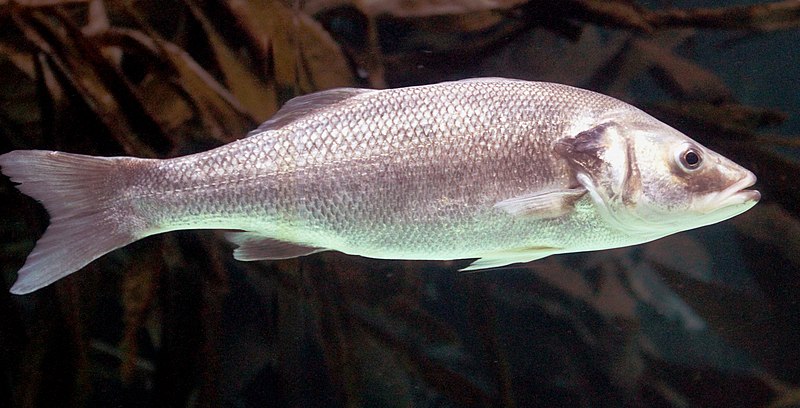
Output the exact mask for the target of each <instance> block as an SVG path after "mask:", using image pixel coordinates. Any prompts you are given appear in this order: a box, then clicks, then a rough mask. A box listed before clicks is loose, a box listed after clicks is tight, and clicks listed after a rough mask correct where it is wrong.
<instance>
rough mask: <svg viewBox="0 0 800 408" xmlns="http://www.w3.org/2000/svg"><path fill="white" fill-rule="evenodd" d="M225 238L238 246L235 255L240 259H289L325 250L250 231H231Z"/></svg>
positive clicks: (234, 251)
mask: <svg viewBox="0 0 800 408" xmlns="http://www.w3.org/2000/svg"><path fill="white" fill-rule="evenodd" d="M225 239H227V240H228V241H230V242H231V243H233V244H235V245H237V246H238V248H236V249H234V250H233V257H234V258H235V259H236V260H239V261H260V260H267V259H288V258H295V257H298V256H304V255H310V254H313V253H315V252H320V251H324V250H325V249H324V248H315V247H310V246H305V245H300V244H295V243H292V242H286V241H281V240H277V239H274V238H270V237H267V236H264V235H261V234H259V233H257V232H250V231H241V232H229V233H226V234H225Z"/></svg>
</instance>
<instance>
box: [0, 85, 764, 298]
mask: <svg viewBox="0 0 800 408" xmlns="http://www.w3.org/2000/svg"><path fill="white" fill-rule="evenodd" d="M0 167H2V172H3V173H4V174H6V175H7V176H8V177H10V178H11V180H12V181H14V182H16V183H19V185H18V186H17V187H18V188H19V189H20V190H21V191H22V192H23V193H25V194H27V195H29V196H31V197H33V198H35V199H37V200H38V201H40V202H41V203H42V204H43V205H44V207H45V208H46V209H47V211H48V212H49V214H50V222H51V223H50V226H49V227H48V228H47V230H46V231H45V233H44V236H42V238H41V239H39V241H38V242H37V243H36V246H35V248H34V249H33V252H32V253H31V254H30V255H29V256H28V259H27V261H26V263H25V265H24V266H23V267H22V269H21V270H20V271H19V276H18V279H17V281H16V283H15V284H14V285H13V287H12V288H11V292H12V293H16V294H24V293H29V292H31V291H34V290H37V289H39V288H41V287H44V286H46V285H49V284H51V283H53V282H54V281H56V280H58V279H60V278H62V277H64V276H67V275H69V274H71V273H73V272H75V271H77V270H79V269H80V268H82V267H84V266H85V265H86V264H88V263H89V262H91V261H93V260H94V259H97V258H98V257H100V256H102V255H103V254H106V253H108V252H110V251H112V250H114V249H116V248H120V247H122V246H125V245H127V244H130V243H131V242H134V241H136V240H139V239H142V238H144V237H147V236H150V235H153V234H158V233H162V232H167V231H174V230H187V229H225V230H232V232H228V233H227V234H226V237H227V238H228V239H229V240H230V241H231V242H232V243H233V244H235V245H236V249H235V250H234V252H233V255H234V257H235V258H236V259H238V260H242V261H255V260H264V259H283V258H290V257H297V256H302V255H308V254H311V253H314V252H318V251H325V250H336V251H341V252H344V253H347V254H353V255H361V256H366V257H371V258H383V259H429V260H445V259H462V258H478V260H476V261H474V262H473V263H472V264H471V265H469V266H467V267H466V268H463V270H476V269H483V268H491V267H498V266H503V265H508V264H512V263H519V262H528V261H532V260H536V259H539V258H543V257H546V256H548V255H552V254H559V253H567V252H578V251H591V250H601V249H608V248H618V247H623V246H628V245H635V244H640V243H643V242H648V241H651V240H654V239H658V238H660V237H663V236H666V235H669V234H673V233H676V232H679V231H684V230H687V229H691V228H696V227H700V226H704V225H708V224H712V223H716V222H719V221H722V220H725V219H728V218H730V217H733V216H735V215H737V214H740V213H742V212H744V211H746V210H748V209H749V208H751V207H752V206H753V205H755V204H756V202H757V201H758V200H759V198H760V195H759V193H758V192H757V191H755V190H747V189H746V188H747V187H749V186H751V185H753V183H755V181H756V177H755V176H754V175H753V173H751V172H750V171H748V170H746V169H744V168H742V167H740V166H739V165H737V164H736V163H734V162H732V161H730V160H728V159H726V158H725V157H723V156H721V155H719V154H717V153H715V152H713V151H711V150H709V149H707V148H705V147H703V146H701V145H700V144H699V143H697V142H695V141H693V140H692V139H690V138H688V137H687V136H685V135H683V134H682V133H680V132H678V131H677V130H675V129H673V128H671V127H669V126H667V125H665V124H664V123H662V122H659V121H658V120H656V119H655V118H653V117H651V116H650V115H648V114H646V113H644V112H643V111H641V110H639V109H637V108H635V107H633V106H631V105H629V104H627V103H624V102H622V101H619V100H617V99H614V98H611V97H609V96H605V95H602V94H598V93H595V92H591V91H587V90H583V89H579V88H574V87H570V86H566V85H559V84H554V83H545V82H529V81H522V80H511V79H502V78H481V79H469V80H462V81H456V82H444V83H440V84H434V85H426V86H414V87H408V88H399V89H386V90H371V89H353V88H343V89H333V90H328V91H323V92H319V93H315V94H310V95H305V96H300V97H297V98H294V99H292V100H290V101H289V102H288V103H286V105H285V106H284V107H283V108H282V109H281V110H280V111H278V112H277V113H276V114H275V115H274V116H273V117H272V118H271V119H270V120H268V121H267V122H265V123H264V124H262V125H261V126H260V127H258V128H257V129H256V130H254V131H252V132H251V133H250V134H249V135H248V137H246V138H243V139H240V140H237V141H235V142H232V143H230V144H227V145H224V146H221V147H218V148H216V149H213V150H210V151H207V152H203V153H198V154H193V155H189V156H183V157H177V158H172V159H165V160H156V159H141V158H132V157H93V156H85V155H78V154H70V153H62V152H54V151H38V150H17V151H12V152H10V153H6V154H4V155H2V156H0Z"/></svg>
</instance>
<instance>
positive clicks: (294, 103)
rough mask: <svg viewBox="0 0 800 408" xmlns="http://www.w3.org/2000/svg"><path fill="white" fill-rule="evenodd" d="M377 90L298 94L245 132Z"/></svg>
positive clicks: (275, 125)
mask: <svg viewBox="0 0 800 408" xmlns="http://www.w3.org/2000/svg"><path fill="white" fill-rule="evenodd" d="M372 92H379V91H378V90H377V89H361V88H335V89H328V90H327V91H321V92H315V93H312V94H308V95H300V96H297V97H295V98H292V99H290V100H289V102H286V104H284V105H283V107H281V109H280V110H278V112H276V113H275V115H273V116H272V117H271V118H269V120H267V121H266V122H264V123H262V124H261V126H259V127H257V128H256V129H254V130H252V131H251V132H250V133H248V134H247V136H248V137H250V136H254V135H257V134H259V133H263V132H266V131H268V130H275V129H280V128H281V127H283V126H286V125H287V124H289V123H292V122H294V121H295V120H297V119H300V118H302V117H305V116H307V115H309V114H311V113H313V112H316V111H318V110H320V109H322V108H325V107H327V106H331V105H334V104H336V103H339V102H341V101H343V100H345V99H350V98H352V97H354V96H357V95H361V94H367V93H372Z"/></svg>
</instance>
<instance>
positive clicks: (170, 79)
mask: <svg viewBox="0 0 800 408" xmlns="http://www.w3.org/2000/svg"><path fill="white" fill-rule="evenodd" d="M533 3H536V2H533ZM623 3H624V2H623ZM671 3H672V5H674V7H681V8H686V7H691V6H695V5H700V6H705V7H721V6H724V5H733V4H750V3H753V2H741V1H739V2H707V1H705V2H701V1H681V2H671ZM723 3H724V4H723ZM98 4H99V3H98ZM249 4H250V6H249V7H250V9H248V10H249V11H248V12H247V13H243V14H241V13H240V14H237V11H236V10H234V9H231V8H227V7H226V6H225V5H203V6H202V7H201V6H192V7H189V6H185V5H182V4H178V5H173V6H170V9H169V10H168V11H169V13H167V14H168V15H169V16H170V17H169V18H167V16H166V15H165V10H164V9H163V8H162V6H160V5H158V4H157V3H154V2H147V1H144V2H141V4H140V6H141V7H140V8H139V7H138V6H139V5H137V13H138V14H139V16H140V18H141V19H140V20H137V19H136V18H134V17H132V15H131V13H130V11H128V12H126V11H125V9H124V8H121V6H119V7H112V5H111V4H107V8H106V9H105V10H102V9H98V8H95V9H93V10H94V11H93V13H94V14H90V13H88V9H87V8H86V5H83V4H78V5H72V6H68V7H67V8H66V10H67V11H66V12H64V13H61V14H58V13H57V12H56V10H55V9H51V8H45V9H42V10H37V11H35V12H30V11H28V10H23V11H21V12H19V13H21V14H19V15H18V16H17V18H16V19H14V20H10V19H7V21H3V22H2V25H1V26H3V27H4V29H2V30H0V64H2V67H3V72H8V75H3V76H2V77H4V78H0V83H1V84H2V86H0V95H2V99H0V134H1V135H2V136H3V137H2V138H1V139H0V140H1V141H2V145H0V147H2V152H5V151H8V150H11V149H16V148H41V149H59V150H66V151H71V152H81V153H89V154H100V155H116V154H131V153H133V154H138V155H148V154H150V155H154V156H159V157H166V156H175V155H179V154H184V153H188V152H194V151H202V150H206V149H207V148H209V147H211V146H216V145H219V144H221V143H224V142H226V141H229V140H232V139H235V138H237V137H239V136H241V135H244V134H245V133H246V132H247V131H248V130H249V129H250V128H252V127H253V126H254V125H255V124H256V123H257V122H258V121H260V120H263V119H265V118H266V117H268V116H269V114H271V113H272V112H273V111H274V110H275V109H276V108H277V107H278V106H279V105H280V104H281V103H283V102H285V100H287V99H288V98H290V97H292V96H294V95H296V94H298V93H305V92H310V91H313V90H316V89H321V88H328V87H333V86H342V85H358V86H390V87H395V86H403V85H411V84H422V83H432V82H438V81H441V80H447V79H457V78H463V77H474V76H508V77H516V78H523V79H532V80H549V81H558V82H563V83H568V84H572V85H577V86H582V87H587V88H591V89H595V90H598V91H601V92H604V93H608V94H612V95H613V96H616V97H619V98H622V99H624V100H626V101H628V102H631V103H633V104H635V105H637V106H639V107H642V108H644V109H646V110H649V111H650V112H652V113H653V114H654V115H656V116H659V117H662V118H664V120H665V121H667V122H668V123H670V124H672V125H674V126H676V127H678V128H679V129H681V130H684V131H685V132H686V133H687V134H689V135H690V136H691V137H694V138H696V139H698V140H699V141H701V142H702V143H704V144H705V145H707V146H709V147H711V148H712V149H714V150H718V151H721V152H724V153H725V154H726V155H727V156H728V157H731V158H732V159H734V161H736V162H738V163H740V164H742V165H743V166H745V167H747V168H750V169H752V170H753V171H754V172H755V173H756V174H757V176H758V177H759V184H757V186H756V187H757V188H759V189H760V190H761V192H762V194H763V200H762V202H761V203H759V204H758V205H757V206H756V207H755V208H754V209H752V210H751V211H749V212H747V213H745V214H743V215H741V216H739V217H737V218H735V219H733V220H730V221H727V222H723V223H720V224H717V225H713V226H709V227H705V228H702V229H699V230H695V231H690V232H686V233H681V234H676V235H674V236H670V237H667V238H664V239H661V240H658V241H656V242H653V243H650V244H646V245H641V246H636V247H632V248H623V249H618V250H612V251H603V252H595V253H587V254H571V255H564V256H555V257H550V258H547V259H545V260H541V261H537V262H533V263H530V264H527V265H514V266H511V267H507V268H503V269H501V270H495V271H487V272H481V273H474V274H459V273H457V272H456V270H457V269H458V268H461V267H464V266H466V265H467V264H468V263H469V261H452V262H424V261H419V262H411V261H386V260H370V259H363V258H358V257H353V256H347V255H343V254H339V253H321V254H316V255H313V256H310V257H305V258H301V259H296V260H287V261H280V262H256V263H242V262H237V261H234V260H233V259H232V257H231V255H230V252H231V248H230V246H229V245H228V244H227V243H225V242H224V241H222V240H221V238H220V237H219V236H218V235H215V234H214V233H211V232H208V231H202V232H180V233H171V234H169V235H165V236H157V237H151V238H148V239H145V240H143V241H141V242H137V243H135V244H133V245H131V246H129V247H126V248H125V249H123V250H119V251H115V252H113V253H111V254H109V255H107V256H105V257H103V258H101V259H100V260H98V261H96V262H94V263H92V264H91V265H90V266H88V267H87V268H85V269H84V270H83V271H81V272H79V273H77V274H75V275H73V276H72V277H70V278H68V279H65V280H63V281H61V282H59V283H58V284H56V285H55V286H51V287H48V288H46V289H43V290H41V291H38V292H36V293H34V294H32V295H29V296H24V297H19V296H12V295H8V294H7V295H5V296H0V298H2V299H3V302H2V305H3V307H2V309H0V314H2V319H3V320H2V321H3V322H4V323H3V325H2V329H0V334H2V335H0V347H2V348H3V350H4V352H3V353H0V360H2V361H3V362H4V364H3V366H4V367H6V369H5V370H4V372H5V374H6V375H5V376H4V381H3V385H4V386H3V390H4V393H2V394H0V398H3V400H2V402H0V405H3V406H34V405H41V406H49V405H52V406H68V405H72V406H126V407H127V406H153V405H176V406H231V407H262V406H309V407H336V406H369V407H401V406H403V407H407V406H417V407H473V406H474V407H484V406H503V407H532V406H568V407H574V406H587V407H597V406H645V407H653V406H676V407H680V406H726V407H730V406H765V405H769V404H774V405H773V406H793V405H800V400H798V399H797V396H796V395H797V387H798V384H800V347H798V346H800V334H799V333H798V331H797V327H798V324H800V302H798V294H799V293H800V285H799V284H798V282H800V238H799V237H800V220H798V214H800V207H798V206H797V202H798V200H797V199H798V198H800V189H798V187H797V183H796V181H795V178H796V174H798V173H797V172H796V171H797V170H798V166H800V165H799V164H798V160H800V155H798V154H799V153H800V152H799V151H798V148H797V143H798V139H797V135H798V133H799V132H800V116H798V114H797V112H798V111H800V81H797V79H796V78H797V77H798V74H800V73H799V72H798V68H797V67H798V62H800V48H798V47H797V46H796V44H797V43H800V32H798V29H797V28H793V29H784V30H777V31H766V32H750V31H745V30H709V29H696V30H694V31H678V30H663V31H658V32H656V33H655V34H654V35H652V36H647V35H643V34H636V33H635V32H634V31H632V30H630V29H626V28H613V27H611V28H609V27H606V28H599V27H598V26H595V25H592V24H589V23H585V22H583V21H582V20H581V19H580V18H579V17H574V16H569V19H568V20H564V19H561V18H560V17H559V15H558V14H557V13H555V12H552V11H551V12H548V13H539V14H536V13H534V12H533V11H534V10H535V9H534V7H535V6H534V5H529V6H527V8H526V7H523V8H522V9H516V10H514V11H511V12H508V13H492V12H487V11H480V10H475V9H470V10H465V9H460V10H461V11H463V12H465V14H463V15H461V16H460V17H454V16H452V15H438V16H425V15H426V14H430V13H434V11H435V10H432V9H430V6H425V5H424V4H423V3H420V4H423V5H421V6H419V7H418V8H414V9H408V8H404V7H405V6H406V5H408V4H410V3H402V2H397V3H392V2H386V3H381V4H383V6H382V7H386V9H384V10H382V11H385V12H388V13H389V15H386V14H382V15H381V16H380V17H376V18H375V19H373V20H372V23H374V24H375V25H374V26H372V30H373V31H371V28H370V20H369V19H368V18H367V17H365V15H364V13H362V12H360V11H358V10H357V9H356V8H354V7H349V8H348V7H332V6H329V5H327V4H325V3H323V2H306V3H305V4H302V5H295V6H296V9H295V11H292V7H286V6H283V5H282V3H257V2H253V3H249ZM377 4H378V3H375V6H376V7H377ZM432 4H433V3H432ZM447 4H456V5H458V7H463V6H462V3H459V2H452V3H447ZM643 4H645V5H646V6H647V7H650V8H651V9H661V8H662V7H666V6H663V5H662V4H661V2H657V1H650V2H647V3H644V2H643ZM300 6H302V7H300ZM2 7H8V6H0V8H2ZM94 7H98V6H97V4H96V5H95V6H94ZM426 7H428V8H426ZM298 10H301V11H305V12H308V13H315V17H316V20H312V19H311V18H310V17H308V16H307V15H304V14H298ZM369 10H373V9H369ZM369 10H367V11H369ZM560 10H562V12H563V10H564V9H563V8H562V9H560ZM240 11H241V10H240ZM373 11H374V10H373ZM376 13H377V11H376ZM392 13H394V14H402V13H405V14H410V16H408V17H403V18H401V17H391V14H392ZM436 13H438V12H436ZM436 13H434V14H436ZM2 15H3V14H2V13H0V16H2ZM104 15H105V16H107V17H108V19H107V20H106V19H104V18H103V17H102V16H104ZM92 16H93V17H92ZM98 16H99V17H98ZM0 18H6V17H0ZM565 18H566V16H565ZM67 20H69V21H72V22H73V23H74V24H76V25H78V26H83V25H90V26H92V27H95V28H94V29H95V30H98V32H104V30H105V29H104V28H103V27H104V23H103V22H104V21H105V23H107V24H109V25H110V26H111V27H117V28H119V27H133V29H134V30H138V31H139V32H141V33H142V35H143V36H144V38H153V37H154V35H155V33H158V35H159V36H160V37H162V38H163V39H164V40H165V41H169V42H171V43H173V44H175V45H176V47H178V48H180V49H183V50H185V51H187V52H188V53H189V54H187V55H191V61H190V60H188V59H187V58H186V57H184V56H181V54H180V53H166V54H164V53H163V52H162V53H161V54H159V53H149V52H148V51H146V47H147V46H151V47H157V45H155V44H157V43H156V42H154V40H146V39H145V40H141V37H137V36H131V37H125V36H124V35H123V34H125V33H124V32H120V31H113V30H112V33H113V34H115V35H120V37H113V36H112V37H102V36H94V37H92V36H90V35H88V34H86V35H85V36H84V37H76V38H84V39H85V40H86V41H87V43H86V44H88V45H86V44H84V46H80V45H76V44H74V43H70V42H69V41H68V38H70V37H69V36H68V35H66V34H63V32H61V31H59V30H69V24H66V23H65V22H66V21H67ZM314 21H316V22H317V23H315V22H314ZM537 21H538V22H539V23H538V24H537V23H536V22H537ZM176 22H177V24H176ZM90 23H93V24H90ZM542 24H546V25H548V26H549V27H550V29H546V28H542ZM64 27H66V28H64ZM576 28H580V29H581V31H580V35H579V36H578V35H577V34H578V31H577V30H575V29H576ZM89 31H91V30H89ZM65 32H66V33H68V34H69V33H70V32H69V31H65ZM36 33H39V34H38V35H37V34H36ZM42 33H50V34H49V36H46V35H45V36H43V35H42ZM59 33H61V34H59ZM371 33H372V34H371ZM70 35H72V36H78V34H77V33H74V32H72V33H71V34H70ZM371 35H372V37H371ZM569 36H573V40H569V39H568V37H569ZM104 38H105V40H104ZM109 38H118V39H119V38H122V39H125V40H136V41H134V42H133V44H140V46H136V45H131V43H126V42H121V44H123V45H124V47H123V48H122V50H124V51H122V52H121V51H120V49H119V48H114V47H107V48H106V49H105V50H104V53H103V54H98V51H97V50H98V48H97V47H98V44H102V41H111V40H109ZM266 38H268V39H269V41H265V40H264V39H266ZM298 38H300V40H299V42H298ZM137 41H138V42H137ZM44 43H47V44H49V45H50V47H51V49H54V50H55V51H53V52H52V53H50V51H48V50H47V49H46V48H45V47H44ZM3 44H11V45H8V46H5V45H3ZM16 44H24V45H16ZM110 44H112V45H117V43H116V42H111V43H110ZM12 45H13V46H12ZM141 46H144V47H145V48H144V50H143V49H142V48H141ZM17 47H19V49H18V48H17ZM92 47H95V48H92ZM647 47H650V48H647ZM93 50H94V51H93ZM647 50H651V51H647ZM652 50H656V51H652ZM648 52H650V53H649V54H648ZM30 55H35V56H37V57H36V58H34V59H31V58H30ZM165 55H169V56H171V57H166V56H165ZM32 61H38V62H37V64H38V65H34V63H33V62H32ZM103 61H108V62H107V65H106V63H103ZM192 61H193V62H196V65H192V63H190V62H192ZM198 67H199V68H198ZM75 78H82V80H75ZM122 79H124V81H127V82H124V81H122ZM12 85H13V86H12ZM220 89H222V90H223V91H220ZM692 98H694V99H692ZM234 100H235V102H231V101H234ZM109 101H112V102H113V103H112V102H109ZM701 102H712V103H713V104H716V105H714V106H720V104H725V105H726V106H727V107H729V108H730V107H737V106H739V105H740V104H741V105H745V106H749V107H752V108H754V110H748V111H745V112H749V113H748V115H750V116H747V115H745V116H746V117H747V119H746V120H742V121H741V122H736V120H735V119H734V116H732V114H731V112H733V110H731V109H725V110H714V109H712V108H709V106H708V105H707V104H703V103H701ZM762 108H763V109H769V110H770V112H771V110H776V111H780V112H783V113H784V114H785V115H786V116H785V120H784V121H783V122H782V123H781V124H778V125H773V126H762V127H754V126H751V124H753V123H757V122H759V121H762V122H771V120H770V118H772V117H773V116H774V115H773V114H772V113H766V114H764V113H763V112H761V111H759V110H758V109H762ZM735 111H736V112H742V110H735ZM698 112H699V113H698ZM692 115H695V116H692ZM737 117H738V118H742V116H737ZM2 183H3V184H2V189H0V194H2V195H3V200H2V202H4V204H2V206H3V214H4V215H3V219H4V222H3V223H2V224H3V225H2V227H0V229H1V230H2V236H3V237H5V238H4V239H3V240H2V245H3V251H2V255H3V260H4V262H3V263H2V266H3V276H4V277H5V278H6V282H7V286H10V284H11V283H12V282H13V279H14V277H15V272H16V270H17V269H19V267H20V266H21V264H22V262H23V260H24V257H25V256H26V255H27V253H28V252H29V251H30V249H31V247H32V245H33V240H34V239H35V237H37V236H38V235H37V234H40V233H41V231H43V229H44V227H45V225H46V220H47V218H46V214H45V213H44V212H43V210H42V209H41V208H39V207H38V206H37V205H36V203H35V202H33V201H32V200H29V199H27V198H26V197H24V196H22V195H21V194H19V193H17V192H16V191H15V190H14V189H13V188H12V187H11V183H9V182H8V181H7V179H5V178H4V179H3V181H2ZM779 402H780V403H782V404H783V405H780V404H779Z"/></svg>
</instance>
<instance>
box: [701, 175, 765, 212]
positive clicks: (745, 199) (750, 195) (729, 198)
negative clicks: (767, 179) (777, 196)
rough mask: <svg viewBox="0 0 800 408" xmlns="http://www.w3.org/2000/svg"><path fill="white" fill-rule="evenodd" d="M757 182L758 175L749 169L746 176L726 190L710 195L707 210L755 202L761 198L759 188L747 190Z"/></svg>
mask: <svg viewBox="0 0 800 408" xmlns="http://www.w3.org/2000/svg"><path fill="white" fill-rule="evenodd" d="M755 183H756V176H755V174H753V173H752V172H751V171H747V173H746V174H745V176H744V177H743V178H742V179H741V180H739V181H737V182H735V183H733V184H731V185H730V186H729V187H728V188H726V189H725V190H722V191H720V192H719V193H716V194H713V195H712V196H710V197H708V199H707V201H706V204H708V205H707V207H706V208H707V209H708V211H707V212H712V211H715V210H718V209H720V208H725V207H730V206H733V205H741V204H747V203H751V204H755V203H756V202H758V200H760V199H761V193H759V192H758V190H747V188H748V187H750V186H752V185H753V184H755Z"/></svg>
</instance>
